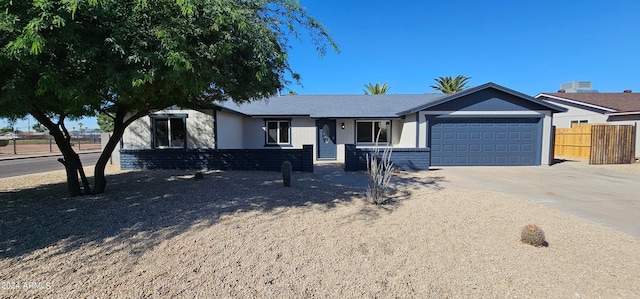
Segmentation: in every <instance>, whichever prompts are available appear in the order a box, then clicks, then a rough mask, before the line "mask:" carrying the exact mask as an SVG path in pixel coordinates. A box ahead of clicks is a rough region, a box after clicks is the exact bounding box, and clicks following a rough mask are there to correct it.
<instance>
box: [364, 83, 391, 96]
mask: <svg viewBox="0 0 640 299" xmlns="http://www.w3.org/2000/svg"><path fill="white" fill-rule="evenodd" d="M364 87H365V89H363V91H364V94H386V93H387V91H389V89H391V87H389V85H388V84H387V83H386V82H385V83H383V84H382V85H380V83H376V85H373V84H371V83H369V84H365V85H364Z"/></svg>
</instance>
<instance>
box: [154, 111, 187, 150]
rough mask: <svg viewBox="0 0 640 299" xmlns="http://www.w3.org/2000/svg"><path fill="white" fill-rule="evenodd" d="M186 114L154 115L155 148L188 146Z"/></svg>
mask: <svg viewBox="0 0 640 299" xmlns="http://www.w3.org/2000/svg"><path fill="white" fill-rule="evenodd" d="M186 120H187V119H186V117H185V116H170V115H167V116H152V117H151V121H152V128H153V133H152V134H153V146H154V148H186V147H187V138H186V137H187V126H186Z"/></svg>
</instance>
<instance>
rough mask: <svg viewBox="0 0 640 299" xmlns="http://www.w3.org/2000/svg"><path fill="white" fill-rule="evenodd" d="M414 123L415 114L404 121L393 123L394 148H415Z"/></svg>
mask: <svg viewBox="0 0 640 299" xmlns="http://www.w3.org/2000/svg"><path fill="white" fill-rule="evenodd" d="M416 121H417V120H416V115H415V113H412V114H409V115H407V116H406V117H405V119H404V120H398V121H394V129H393V131H394V132H393V133H394V135H393V139H394V140H393V142H394V146H396V147H407V148H412V147H416V136H417V135H416V134H417V132H416ZM396 138H397V139H396Z"/></svg>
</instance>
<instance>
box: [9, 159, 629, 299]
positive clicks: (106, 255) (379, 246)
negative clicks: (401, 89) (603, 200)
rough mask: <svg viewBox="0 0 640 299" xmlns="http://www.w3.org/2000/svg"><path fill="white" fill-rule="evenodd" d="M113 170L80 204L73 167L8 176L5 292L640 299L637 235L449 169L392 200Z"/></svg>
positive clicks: (253, 181) (307, 180) (316, 184)
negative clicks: (459, 182) (541, 238)
mask: <svg viewBox="0 0 640 299" xmlns="http://www.w3.org/2000/svg"><path fill="white" fill-rule="evenodd" d="M87 173H90V170H87ZM108 173H110V175H109V176H108V180H109V185H108V186H107V192H106V193H105V194H102V195H97V196H84V197H76V198H68V197H66V186H65V185H64V183H62V182H63V180H64V173H63V172H51V173H45V174H38V175H29V176H22V177H15V178H8V179H0V284H1V285H0V287H1V288H0V298H25V297H53V298H139V297H154V298H168V297H180V298H184V297H186V298H192V297H199V298H220V297H224V298H265V297H266V298H327V297H328V298H394V297H403V298H407V297H409V298H485V297H491V298H495V297H497V298H507V297H508V298H640V274H639V273H640V240H639V239H637V238H634V237H632V236H630V235H627V234H624V233H622V232H619V231H616V230H614V229H611V228H606V227H603V226H600V225H598V224H595V223H591V222H588V221H585V220H582V219H580V218H577V217H575V216H571V215H568V214H566V213H562V212H559V211H555V210H552V209H550V208H547V207H544V206H542V205H539V204H535V203H532V202H530V201H526V200H522V199H519V198H515V197H512V196H509V195H507V194H500V193H495V192H484V191H472V190H461V189H455V188H448V187H447V184H446V182H448V181H453V180H456V179H457V178H456V177H453V176H451V175H447V174H446V171H438V172H402V173H400V174H397V175H396V176H395V178H394V186H395V187H396V191H395V192H394V193H393V195H392V196H391V200H390V202H388V203H387V204H385V205H382V206H375V205H371V204H367V203H365V201H364V200H363V197H364V190H361V189H356V188H349V187H344V186H335V185H332V184H331V183H329V182H327V181H323V180H320V179H319V178H318V177H316V176H315V175H314V174H311V173H294V178H293V184H292V187H291V188H284V187H283V186H282V181H281V178H280V174H279V173H277V172H246V171H225V172H216V171H210V172H206V173H205V175H204V179H202V180H194V179H193V172H189V171H178V170H175V171H130V172H121V171H119V170H116V169H113V168H108ZM529 223H532V224H536V225H538V226H539V227H540V228H542V229H543V230H544V232H545V235H546V239H547V241H548V243H549V247H540V248H538V247H533V246H530V245H527V244H523V243H521V242H520V239H519V238H520V230H521V229H522V227H524V226H525V225H526V224H529Z"/></svg>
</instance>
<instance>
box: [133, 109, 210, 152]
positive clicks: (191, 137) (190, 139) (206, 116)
mask: <svg viewBox="0 0 640 299" xmlns="http://www.w3.org/2000/svg"><path fill="white" fill-rule="evenodd" d="M152 114H187V115H188V116H187V119H186V128H187V148H214V147H215V136H214V134H213V133H214V131H213V111H211V110H205V111H202V112H201V111H196V110H190V109H180V110H170V109H165V110H160V111H157V112H154V113H152ZM151 138H152V136H151V118H150V117H149V116H143V117H141V118H139V119H137V120H135V121H134V122H133V123H131V124H130V125H129V127H127V129H126V130H125V132H124V134H123V136H122V143H123V148H124V149H150V148H151Z"/></svg>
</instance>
